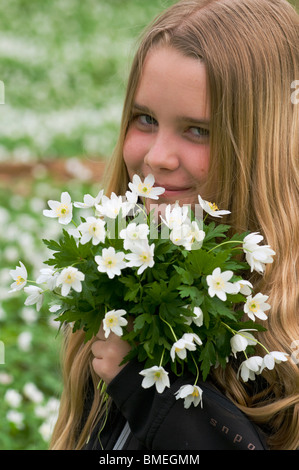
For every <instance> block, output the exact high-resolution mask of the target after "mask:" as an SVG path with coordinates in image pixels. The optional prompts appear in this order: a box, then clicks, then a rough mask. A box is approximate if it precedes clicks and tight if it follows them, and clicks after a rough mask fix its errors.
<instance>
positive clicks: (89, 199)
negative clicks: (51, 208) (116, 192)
mask: <svg viewBox="0 0 299 470" xmlns="http://www.w3.org/2000/svg"><path fill="white" fill-rule="evenodd" d="M103 192H104V191H103V190H101V191H100V192H99V193H98V195H97V196H96V197H93V196H91V195H90V194H85V195H84V196H83V202H74V206H75V207H77V208H79V209H91V208H92V207H95V206H96V205H97V204H100V202H101V199H102V196H103Z"/></svg>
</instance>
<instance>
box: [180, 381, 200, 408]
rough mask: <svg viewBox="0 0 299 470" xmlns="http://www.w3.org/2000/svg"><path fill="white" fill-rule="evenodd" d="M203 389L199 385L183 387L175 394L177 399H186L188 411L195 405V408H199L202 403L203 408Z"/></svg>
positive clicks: (185, 406) (185, 403) (185, 404)
mask: <svg viewBox="0 0 299 470" xmlns="http://www.w3.org/2000/svg"><path fill="white" fill-rule="evenodd" d="M202 393H203V392H202V389H201V388H200V387H199V386H198V385H183V386H182V387H180V389H179V390H178V391H177V392H176V393H175V397H176V399H177V400H178V399H180V398H183V399H184V408H186V409H188V408H189V407H190V406H191V404H192V403H193V405H194V406H198V405H199V403H201V407H202Z"/></svg>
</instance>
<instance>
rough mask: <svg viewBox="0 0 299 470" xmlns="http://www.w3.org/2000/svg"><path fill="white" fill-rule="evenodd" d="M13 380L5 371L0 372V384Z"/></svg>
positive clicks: (9, 382) (6, 383)
mask: <svg viewBox="0 0 299 470" xmlns="http://www.w3.org/2000/svg"><path fill="white" fill-rule="evenodd" d="M12 382H13V377H12V375H10V374H7V373H6V372H0V384H1V385H9V384H11V383H12Z"/></svg>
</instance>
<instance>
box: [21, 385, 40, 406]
mask: <svg viewBox="0 0 299 470" xmlns="http://www.w3.org/2000/svg"><path fill="white" fill-rule="evenodd" d="M23 393H24V395H25V397H26V398H28V399H29V400H30V401H32V402H33V403H41V402H42V401H43V399H44V394H43V393H42V392H41V391H40V390H39V389H38V388H37V386H36V385H35V384H34V383H32V382H28V383H26V384H25V385H24V388H23Z"/></svg>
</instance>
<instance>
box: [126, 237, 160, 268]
mask: <svg viewBox="0 0 299 470" xmlns="http://www.w3.org/2000/svg"><path fill="white" fill-rule="evenodd" d="M154 249H155V245H154V243H153V244H152V245H149V244H148V242H147V241H146V242H144V243H142V242H140V243H138V244H136V245H132V246H131V247H130V250H131V252H132V253H127V254H126V255H125V256H126V259H127V260H128V261H129V262H128V263H127V266H128V267H139V269H138V271H137V274H142V273H143V271H144V270H145V269H146V268H152V267H153V266H154V264H155V261H154Z"/></svg>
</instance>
